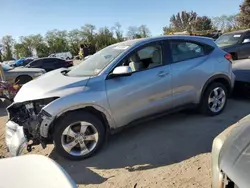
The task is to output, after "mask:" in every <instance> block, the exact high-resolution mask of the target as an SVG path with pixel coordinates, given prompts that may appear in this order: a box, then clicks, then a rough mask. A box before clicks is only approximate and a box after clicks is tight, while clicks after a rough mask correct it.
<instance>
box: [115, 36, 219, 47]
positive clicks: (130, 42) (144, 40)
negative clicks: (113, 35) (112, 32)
mask: <svg viewBox="0 0 250 188" xmlns="http://www.w3.org/2000/svg"><path fill="white" fill-rule="evenodd" d="M171 39H172V40H175V39H178V40H190V41H196V42H202V43H207V44H210V45H212V46H216V45H215V43H214V41H213V39H211V38H209V37H201V36H189V35H164V36H158V37H149V38H140V39H132V40H127V41H124V42H120V43H117V44H114V45H118V46H135V45H141V44H143V43H149V42H154V41H161V40H171Z"/></svg>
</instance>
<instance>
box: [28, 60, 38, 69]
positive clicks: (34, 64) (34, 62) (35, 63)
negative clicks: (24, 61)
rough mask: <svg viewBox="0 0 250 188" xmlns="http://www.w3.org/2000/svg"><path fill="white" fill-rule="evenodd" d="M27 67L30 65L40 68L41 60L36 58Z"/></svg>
mask: <svg viewBox="0 0 250 188" xmlns="http://www.w3.org/2000/svg"><path fill="white" fill-rule="evenodd" d="M26 66H27V67H30V68H38V67H40V66H41V60H35V61H32V62H30V63H29V64H28V65H26Z"/></svg>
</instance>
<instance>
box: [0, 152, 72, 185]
mask: <svg viewBox="0 0 250 188" xmlns="http://www.w3.org/2000/svg"><path fill="white" fill-rule="evenodd" d="M0 169H1V170H0V177H1V181H0V187H1V188H7V187H8V188H24V187H25V188H77V185H76V183H75V182H74V180H73V179H72V178H71V177H70V176H69V174H68V173H67V172H66V171H65V170H64V169H63V168H62V167H61V166H60V165H59V164H58V163H56V162H55V161H54V160H52V159H50V158H48V157H45V156H42V155H34V154H33V155H25V156H20V157H12V158H4V159H0ZM11 169H12V170H11ZM10 172H11V175H10Z"/></svg>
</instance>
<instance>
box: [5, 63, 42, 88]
mask: <svg viewBox="0 0 250 188" xmlns="http://www.w3.org/2000/svg"><path fill="white" fill-rule="evenodd" d="M1 67H2V69H3V73H4V77H5V81H7V82H9V83H11V84H12V83H16V84H19V85H23V84H25V83H27V82H29V81H30V80H32V79H34V78H36V77H38V76H41V75H42V74H44V73H45V70H44V69H39V68H25V67H17V68H14V67H11V66H9V65H7V64H1Z"/></svg>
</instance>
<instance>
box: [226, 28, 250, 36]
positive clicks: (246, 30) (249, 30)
mask: <svg viewBox="0 0 250 188" xmlns="http://www.w3.org/2000/svg"><path fill="white" fill-rule="evenodd" d="M246 32H250V29H244V30H238V31H232V32H228V33H224V34H223V35H228V34H243V33H246Z"/></svg>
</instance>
